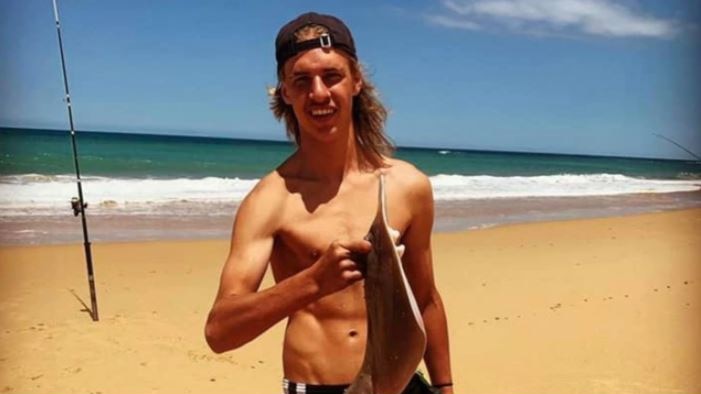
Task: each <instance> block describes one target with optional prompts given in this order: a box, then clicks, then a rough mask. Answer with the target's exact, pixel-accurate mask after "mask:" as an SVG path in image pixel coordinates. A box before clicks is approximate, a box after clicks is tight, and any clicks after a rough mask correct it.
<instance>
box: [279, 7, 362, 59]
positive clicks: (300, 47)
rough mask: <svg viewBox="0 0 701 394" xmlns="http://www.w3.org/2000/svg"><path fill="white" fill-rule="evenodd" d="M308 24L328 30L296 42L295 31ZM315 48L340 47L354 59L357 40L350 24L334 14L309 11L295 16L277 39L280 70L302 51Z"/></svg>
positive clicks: (282, 29) (355, 57) (281, 30)
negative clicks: (352, 33)
mask: <svg viewBox="0 0 701 394" xmlns="http://www.w3.org/2000/svg"><path fill="white" fill-rule="evenodd" d="M307 25H320V26H323V27H325V28H326V30H328V33H324V34H322V35H321V36H319V37H318V38H314V39H311V40H307V41H302V42H296V41H297V37H295V32H297V31H298V30H299V29H301V28H303V27H304V26H307ZM314 48H338V49H341V50H342V51H344V52H346V53H347V54H348V55H349V56H351V57H352V58H353V59H357V58H358V57H357V55H356V54H355V42H353V36H352V35H351V32H350V30H349V29H348V26H346V24H345V23H343V21H342V20H340V19H338V18H336V17H335V16H332V15H324V14H317V13H316V12H307V13H305V14H302V15H300V16H298V17H297V18H295V19H294V20H292V21H290V22H289V23H287V24H286V25H285V26H283V27H282V28H281V29H280V31H279V32H278V33H277V38H276V39H275V59H276V60H277V68H278V70H280V69H281V68H282V67H283V66H284V65H285V62H286V61H287V60H288V59H290V58H292V57H294V56H296V55H297V54H298V53H300V52H304V51H308V50H310V49H314Z"/></svg>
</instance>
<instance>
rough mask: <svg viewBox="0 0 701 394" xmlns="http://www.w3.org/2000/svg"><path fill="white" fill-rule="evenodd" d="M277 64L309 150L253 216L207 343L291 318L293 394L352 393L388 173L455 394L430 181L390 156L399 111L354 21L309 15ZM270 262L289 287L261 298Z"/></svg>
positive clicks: (300, 142) (236, 234)
mask: <svg viewBox="0 0 701 394" xmlns="http://www.w3.org/2000/svg"><path fill="white" fill-rule="evenodd" d="M276 58H277V61H278V77H279V83H278V86H277V88H276V90H275V93H274V97H273V104H272V109H273V112H274V113H275V115H276V117H278V118H279V119H283V120H284V121H285V123H286V126H287V131H288V134H289V135H290V136H291V137H292V138H293V139H294V141H295V142H296V144H297V150H296V151H295V152H294V153H293V154H292V155H291V156H290V157H289V158H288V159H287V160H286V161H285V162H284V163H283V164H281V165H280V166H279V167H278V168H277V169H276V170H275V171H273V172H271V173H270V174H268V175H267V176H265V177H264V178H263V179H261V181H260V182H259V183H258V184H257V185H256V186H255V188H254V189H253V190H252V191H251V192H250V194H249V195H248V196H247V197H246V198H245V199H244V200H243V202H242V203H241V206H240V207H239V210H238V213H237V216H236V220H235V223H234V228H233V234H232V239H231V250H230V254H229V257H228V259H227V261H226V263H225V265H224V268H223V272H222V276H221V282H220V287H219V291H218V294H217V296H216V300H215V302H214V306H213V307H212V310H211V312H210V314H209V318H208V320H207V324H206V329H205V331H206V339H207V343H208V344H209V346H210V347H211V348H212V350H213V351H215V352H217V353H221V352H225V351H228V350H232V349H236V348H238V347H240V346H243V345H245V344H246V343H248V342H249V341H251V340H253V339H255V338H256V337H258V336H259V335H261V334H262V333H263V332H265V331H266V330H267V329H269V328H270V327H272V326H273V325H275V324H276V323H278V322H279V321H281V320H282V319H284V318H288V323H287V328H286V331H285V338H284V345H283V369H284V374H285V376H284V377H285V381H286V382H287V383H288V384H287V385H286V387H287V388H286V389H285V390H286V391H289V392H294V391H292V390H293V389H294V387H295V386H297V387H298V386H299V384H298V383H305V384H306V390H307V391H306V392H308V393H311V392H313V391H314V388H315V386H314V385H334V386H337V385H348V384H350V382H351V381H352V380H353V378H354V377H355V375H356V374H357V373H358V371H359V369H360V366H361V364H362V362H363V356H364V351H365V342H366V310H365V302H364V298H363V292H364V290H363V282H362V280H363V274H362V268H361V266H360V265H359V264H358V261H360V259H359V258H358V257H359V256H360V257H361V258H362V256H363V255H364V254H367V253H368V252H369V251H370V249H371V244H370V243H369V242H367V241H365V240H364V239H363V237H364V236H365V235H366V234H367V232H368V230H369V228H370V225H371V223H372V221H373V219H374V217H375V213H376V209H377V193H378V187H379V185H378V182H379V181H378V174H379V173H380V171H381V172H383V173H384V176H385V184H386V192H387V201H388V207H389V215H388V216H389V219H390V225H391V226H392V227H393V228H394V229H397V230H398V231H399V233H400V236H399V242H400V243H401V244H403V245H404V247H405V252H404V255H403V257H402V260H403V266H404V270H405V273H406V276H407V278H408V280H409V283H410V285H411V288H412V289H413V292H414V295H415V298H416V300H417V303H418V305H419V309H420V310H421V314H422V316H423V319H424V324H425V327H426V334H427V347H426V353H425V355H424V361H425V363H426V366H427V368H428V372H429V375H430V377H431V381H432V382H433V383H434V385H436V386H441V389H440V390H441V392H442V393H444V394H447V393H452V392H453V388H452V383H451V382H452V377H451V370H450V357H449V351H448V330H447V324H446V318H445V311H444V309H443V304H442V302H441V298H440V295H439V294H438V291H437V290H436V287H435V284H434V278H433V269H432V261H431V243H430V235H431V228H432V225H433V196H432V191H431V185H430V183H429V180H428V178H427V177H426V176H425V175H424V174H422V173H421V172H420V171H418V170H417V169H416V168H415V167H413V166H412V165H410V164H408V163H405V162H402V161H400V160H396V159H391V158H389V156H388V155H389V153H390V151H391V145H390V143H389V141H388V139H387V138H386V137H385V135H384V134H383V126H384V121H385V118H386V111H385V109H384V107H383V106H382V104H381V103H380V101H379V100H378V99H377V96H376V93H375V91H374V88H373V87H372V85H371V84H370V82H369V81H368V80H367V79H366V78H365V76H364V75H363V72H362V70H361V69H360V66H359V64H358V61H357V57H356V53H355V44H354V42H353V38H352V36H351V33H350V31H349V30H348V28H347V27H346V26H345V24H344V23H343V22H342V21H341V20H339V19H337V18H335V17H332V16H328V15H319V14H315V13H308V14H303V15H300V16H299V17H298V18H296V19H295V20H293V21H291V22H289V23H288V24H287V25H285V26H283V28H282V29H281V30H280V32H279V33H278V37H277V40H276ZM268 264H270V266H271V267H272V273H273V275H274V278H275V282H276V284H275V285H274V286H273V287H270V288H268V289H264V290H260V289H259V287H260V284H261V280H262V278H263V275H264V273H265V271H266V269H267V267H268ZM412 381H413V380H412ZM335 388H336V389H337V392H339V393H341V392H342V391H343V387H341V386H339V387H335Z"/></svg>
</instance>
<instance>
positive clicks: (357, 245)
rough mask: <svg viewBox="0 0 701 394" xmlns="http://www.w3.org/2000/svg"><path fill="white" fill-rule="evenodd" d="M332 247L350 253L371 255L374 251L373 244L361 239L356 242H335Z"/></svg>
mask: <svg viewBox="0 0 701 394" xmlns="http://www.w3.org/2000/svg"><path fill="white" fill-rule="evenodd" d="M331 245H332V246H336V247H340V248H343V249H345V250H346V251H347V252H350V253H363V254H364V253H369V252H370V250H372V244H371V243H370V242H369V241H367V240H365V239H359V240H354V241H334V242H332V243H331Z"/></svg>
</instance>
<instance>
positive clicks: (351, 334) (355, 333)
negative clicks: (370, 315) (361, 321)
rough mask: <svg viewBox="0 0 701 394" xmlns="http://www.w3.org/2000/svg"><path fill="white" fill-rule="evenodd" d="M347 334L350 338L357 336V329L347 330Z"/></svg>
mask: <svg viewBox="0 0 701 394" xmlns="http://www.w3.org/2000/svg"><path fill="white" fill-rule="evenodd" d="M348 336H349V337H351V338H355V337H357V336H358V331H357V330H350V331H348Z"/></svg>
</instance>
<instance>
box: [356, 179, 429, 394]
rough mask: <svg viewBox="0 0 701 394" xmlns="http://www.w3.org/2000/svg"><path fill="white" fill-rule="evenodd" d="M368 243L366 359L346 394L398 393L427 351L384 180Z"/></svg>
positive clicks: (424, 332)
mask: <svg viewBox="0 0 701 394" xmlns="http://www.w3.org/2000/svg"><path fill="white" fill-rule="evenodd" d="M368 240H369V241H370V242H371V243H372V246H373V248H372V251H371V252H370V253H369V254H368V257H367V267H366V274H365V284H364V286H365V305H366V307H367V344H366V346H365V358H364V360H363V364H362V366H361V368H360V371H359V372H358V375H357V376H356V377H355V379H354V380H353V383H352V384H351V385H350V387H349V388H348V390H347V391H346V394H399V393H401V392H402V390H404V388H405V387H406V385H407V383H409V380H411V377H412V376H413V374H414V372H415V371H416V368H417V367H418V365H419V363H420V362H421V359H422V358H423V355H424V352H425V350H426V329H425V328H424V322H423V319H422V318H421V312H420V311H419V308H418V306H417V304H416V299H415V298H414V293H413V292H412V290H411V286H410V285H409V282H408V281H407V279H406V275H404V269H403V268H402V261H401V258H400V256H399V254H398V253H397V250H396V248H395V244H394V241H393V239H392V236H391V234H390V227H389V224H388V221H387V199H386V197H385V183H384V176H382V175H380V187H379V197H378V208H377V214H376V216H375V220H374V222H373V224H372V226H371V227H370V232H369V234H368Z"/></svg>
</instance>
